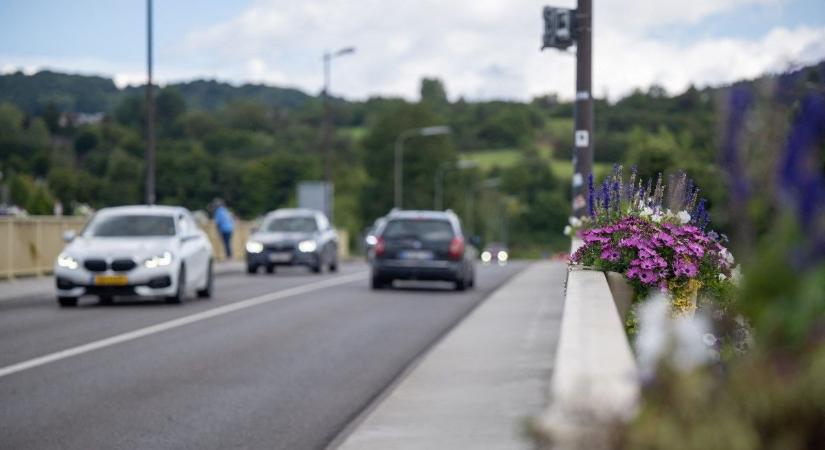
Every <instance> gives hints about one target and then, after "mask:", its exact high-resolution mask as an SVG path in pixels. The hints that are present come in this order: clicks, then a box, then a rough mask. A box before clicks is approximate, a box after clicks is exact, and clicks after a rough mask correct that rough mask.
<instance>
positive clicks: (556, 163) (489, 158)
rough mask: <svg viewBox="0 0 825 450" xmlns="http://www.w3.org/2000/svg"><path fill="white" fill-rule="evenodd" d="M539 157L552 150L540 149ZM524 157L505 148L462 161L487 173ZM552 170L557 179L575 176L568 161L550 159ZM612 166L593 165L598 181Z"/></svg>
mask: <svg viewBox="0 0 825 450" xmlns="http://www.w3.org/2000/svg"><path fill="white" fill-rule="evenodd" d="M538 152H539V155H541V156H542V157H544V158H548V159H549V156H550V155H551V154H552V149H551V148H550V147H548V146H544V147H539V148H538ZM523 157H524V152H523V151H522V150H518V149H514V148H503V149H496V150H479V151H474V152H465V153H463V154H462V159H469V160H472V161H475V162H476V164H478V166H479V167H480V168H481V169H482V170H485V171H489V170H490V169H492V168H494V167H496V166H498V167H502V168H506V167H511V166H513V165H515V164H516V163H518V162H519V161H520V160H521V158H523ZM549 161H550V170H552V171H553V175H555V176H556V177H558V178H560V179H563V180H569V179H570V178H571V177H572V176H573V162H572V161H568V160H559V159H549ZM610 169H611V166H610V164H607V163H598V162H597V163H595V164H594V165H593V172H594V175H595V176H596V178H597V179H601V178H602V177H604V176H605V175H607V174H608V173H610Z"/></svg>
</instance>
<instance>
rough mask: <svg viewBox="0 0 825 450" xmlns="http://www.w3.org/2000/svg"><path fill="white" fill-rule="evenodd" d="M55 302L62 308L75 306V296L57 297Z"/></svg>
mask: <svg viewBox="0 0 825 450" xmlns="http://www.w3.org/2000/svg"><path fill="white" fill-rule="evenodd" d="M57 303H58V304H60V306H61V307H64V308H65V307H74V306H77V297H57Z"/></svg>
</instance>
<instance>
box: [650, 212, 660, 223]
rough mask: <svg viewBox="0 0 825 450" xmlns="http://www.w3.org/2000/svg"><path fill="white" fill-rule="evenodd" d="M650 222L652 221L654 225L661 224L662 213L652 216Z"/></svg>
mask: <svg viewBox="0 0 825 450" xmlns="http://www.w3.org/2000/svg"><path fill="white" fill-rule="evenodd" d="M650 220H652V221H654V222H656V223H659V222H661V221H662V213H658V212H657V213H656V214H654V215H653V217H651V218H650Z"/></svg>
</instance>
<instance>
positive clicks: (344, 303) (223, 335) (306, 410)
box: [0, 262, 525, 449]
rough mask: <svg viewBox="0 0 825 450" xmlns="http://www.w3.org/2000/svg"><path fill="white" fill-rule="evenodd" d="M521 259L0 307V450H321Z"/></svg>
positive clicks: (223, 280)
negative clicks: (204, 294) (427, 280)
mask: <svg viewBox="0 0 825 450" xmlns="http://www.w3.org/2000/svg"><path fill="white" fill-rule="evenodd" d="M524 266H525V265H524V264H523V263H518V262H515V263H511V264H508V265H507V266H504V267H498V266H481V265H479V267H478V278H477V287H476V288H475V289H473V290H469V291H466V292H463V293H458V292H454V291H452V290H449V289H447V286H448V285H441V284H438V283H436V284H405V285H403V287H402V288H400V289H394V290H389V291H371V290H370V289H369V288H368V287H367V285H368V279H367V270H368V267H367V266H366V265H365V264H363V263H349V264H344V265H342V267H341V270H340V272H339V273H337V274H325V275H321V276H318V275H312V274H309V273H307V272H305V271H304V270H300V269H294V270H282V271H280V272H279V273H277V274H275V275H258V276H254V277H250V276H247V275H245V274H227V275H223V276H221V277H219V278H218V279H217V280H216V286H215V287H216V295H215V298H213V299H212V300H197V299H190V300H189V301H187V302H186V303H184V304H183V305H167V304H165V303H162V302H152V301H140V302H132V301H130V302H120V303H115V304H114V305H106V306H104V305H98V304H97V303H96V302H95V301H94V300H92V299H90V300H88V301H85V302H82V303H81V305H80V306H79V307H78V308H75V309H60V308H58V307H57V306H56V303H55V301H54V299H53V298H52V297H51V296H48V297H37V298H26V299H19V300H10V301H4V302H0V448H4V449H5V448H9V449H30V448H32V449H50V448H61V449H91V448H124V449H125V448H128V449H134V448H152V449H158V448H176V449H180V448H191V449H225V448H268V449H270V448H271V449H320V448H324V447H325V446H327V444H328V443H329V442H330V441H332V440H333V439H334V438H335V437H336V435H337V434H338V433H339V432H340V431H341V430H342V429H344V428H345V427H346V425H347V424H348V423H349V422H350V421H351V420H352V419H353V418H355V417H356V416H357V415H358V414H359V413H360V412H361V411H363V410H364V408H366V407H368V406H369V405H370V404H371V402H373V401H375V399H376V398H378V397H379V396H380V395H381V393H382V391H384V390H385V389H386V387H387V386H388V385H390V383H392V381H393V380H394V379H396V378H397V377H398V376H399V374H401V373H402V372H403V371H404V369H405V368H406V367H408V366H409V365H410V363H411V362H413V361H414V360H415V359H416V357H418V356H419V355H421V354H422V353H423V352H424V351H425V350H427V349H428V348H429V347H430V346H431V345H432V344H433V343H434V342H436V341H437V340H438V338H439V337H440V336H441V335H443V334H444V333H445V332H446V331H448V330H449V329H451V328H452V327H453V326H454V325H455V323H457V322H458V321H459V320H460V319H461V318H463V317H464V316H465V315H466V314H467V313H468V312H469V311H471V310H472V309H473V308H474V307H475V306H476V305H477V304H478V303H479V302H481V301H482V300H483V299H484V298H485V297H486V296H487V295H489V294H490V293H491V292H492V291H493V290H494V289H495V288H496V287H498V286H499V285H501V284H502V283H503V282H504V281H506V280H507V279H508V278H509V277H511V276H512V275H514V274H515V273H517V272H518V271H519V270H520V269H522V268H523V267H524ZM113 337H115V339H112V338H113ZM65 350H68V351H65ZM60 352H62V353H60ZM44 357H45V358H44ZM21 363H22V364H21ZM27 363H28V364H29V365H28V366H27V365H26V364H27Z"/></svg>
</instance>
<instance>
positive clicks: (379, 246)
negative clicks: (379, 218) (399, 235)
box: [375, 238, 387, 256]
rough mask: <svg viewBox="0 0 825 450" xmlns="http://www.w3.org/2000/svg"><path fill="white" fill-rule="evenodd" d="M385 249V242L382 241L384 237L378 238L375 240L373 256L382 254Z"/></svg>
mask: <svg viewBox="0 0 825 450" xmlns="http://www.w3.org/2000/svg"><path fill="white" fill-rule="evenodd" d="M386 249H387V244H386V243H385V242H384V238H378V241H376V242H375V256H381V255H383V254H384V250H386Z"/></svg>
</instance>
